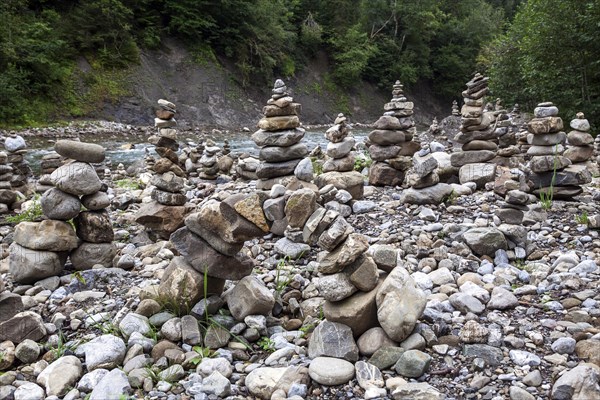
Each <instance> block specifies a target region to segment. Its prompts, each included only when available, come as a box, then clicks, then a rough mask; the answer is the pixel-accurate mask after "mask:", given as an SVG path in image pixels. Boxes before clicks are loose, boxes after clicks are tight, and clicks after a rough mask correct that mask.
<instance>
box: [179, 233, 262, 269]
mask: <svg viewBox="0 0 600 400" xmlns="http://www.w3.org/2000/svg"><path fill="white" fill-rule="evenodd" d="M170 240H171V243H173V245H174V246H175V249H177V251H178V252H179V254H180V255H181V256H182V257H183V258H184V259H185V261H186V262H187V263H189V264H190V265H191V266H192V267H193V268H194V269H195V270H196V271H198V272H199V273H201V274H204V273H205V272H206V273H207V274H208V275H209V276H212V277H216V278H222V279H229V280H239V279H242V278H243V277H244V276H247V275H250V273H251V272H252V269H253V268H254V261H253V260H252V259H251V258H250V257H248V256H247V255H246V254H244V253H243V252H239V253H236V254H235V255H234V256H226V255H224V254H222V253H220V252H218V251H217V250H215V249H214V248H213V247H212V246H210V245H209V244H208V242H206V241H205V240H204V239H202V238H201V237H200V236H198V235H195V234H193V233H192V232H190V231H189V230H188V229H187V228H181V229H179V230H177V231H176V232H175V233H173V234H172V235H171V239H170Z"/></svg>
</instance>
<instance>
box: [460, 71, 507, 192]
mask: <svg viewBox="0 0 600 400" xmlns="http://www.w3.org/2000/svg"><path fill="white" fill-rule="evenodd" d="M488 80H489V78H488V77H484V76H483V75H481V74H479V73H477V74H475V76H474V77H473V79H471V80H470V81H469V82H467V89H466V90H464V91H463V92H462V96H463V101H464V104H463V106H462V109H461V116H462V118H461V126H460V132H459V133H458V134H457V135H456V136H455V137H454V141H455V142H457V143H459V144H461V145H462V146H461V149H460V151H457V152H454V153H452V154H451V155H450V162H451V164H452V166H453V167H456V168H460V169H459V180H460V183H463V184H464V183H467V182H475V183H476V185H477V188H479V189H481V188H483V187H484V185H485V184H486V183H487V182H491V181H493V180H494V178H495V174H496V164H493V163H487V161H491V160H492V159H493V158H494V157H496V151H497V149H498V144H497V140H496V132H495V129H494V128H493V126H490V125H491V124H492V123H493V122H494V113H493V111H491V112H484V109H485V103H484V97H485V95H486V94H487V93H488Z"/></svg>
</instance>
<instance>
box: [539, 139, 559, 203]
mask: <svg viewBox="0 0 600 400" xmlns="http://www.w3.org/2000/svg"><path fill="white" fill-rule="evenodd" d="M557 147H558V145H557ZM557 168H558V157H557V153H556V151H555V152H554V168H553V171H552V180H551V181H550V186H549V187H547V188H540V205H541V206H542V209H543V210H545V211H548V210H551V209H552V201H553V199H554V184H555V183H556V170H557Z"/></svg>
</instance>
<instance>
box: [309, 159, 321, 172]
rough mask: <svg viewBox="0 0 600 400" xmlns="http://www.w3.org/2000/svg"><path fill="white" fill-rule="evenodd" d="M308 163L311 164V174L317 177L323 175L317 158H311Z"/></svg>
mask: <svg viewBox="0 0 600 400" xmlns="http://www.w3.org/2000/svg"><path fill="white" fill-rule="evenodd" d="M310 162H311V163H312V167H313V173H314V174H315V175H316V176H319V175H321V174H322V173H323V163H322V162H321V161H320V160H319V159H317V157H311V158H310Z"/></svg>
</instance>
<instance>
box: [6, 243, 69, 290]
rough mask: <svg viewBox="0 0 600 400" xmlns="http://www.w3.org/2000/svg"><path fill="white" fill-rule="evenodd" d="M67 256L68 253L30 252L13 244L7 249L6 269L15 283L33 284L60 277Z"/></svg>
mask: <svg viewBox="0 0 600 400" xmlns="http://www.w3.org/2000/svg"><path fill="white" fill-rule="evenodd" d="M67 256H68V252H53V251H43V250H31V249H28V248H26V247H23V246H20V245H18V244H17V243H13V244H11V245H10V247H9V258H8V268H9V272H10V273H11V275H12V278H13V280H14V281H15V282H19V283H24V284H28V283H34V282H37V281H39V280H42V279H44V278H48V277H50V276H57V275H60V273H61V272H62V271H63V269H64V268H65V262H66V261H67Z"/></svg>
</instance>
